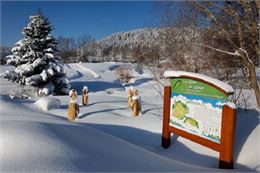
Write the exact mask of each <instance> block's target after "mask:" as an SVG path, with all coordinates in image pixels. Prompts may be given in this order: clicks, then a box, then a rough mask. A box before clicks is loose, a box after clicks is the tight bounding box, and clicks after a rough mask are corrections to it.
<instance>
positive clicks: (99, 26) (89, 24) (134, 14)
mask: <svg viewBox="0 0 260 173" xmlns="http://www.w3.org/2000/svg"><path fill="white" fill-rule="evenodd" d="M38 9H41V10H42V11H43V13H44V15H45V16H46V17H47V18H48V19H49V21H50V22H51V24H52V25H53V26H54V28H55V29H54V30H53V31H52V35H54V36H55V37H58V36H64V37H78V36H80V35H84V34H89V35H91V36H92V37H94V38H96V39H100V38H103V37H105V36H107V35H109V34H112V33H114V32H119V31H128V30H132V29H137V28H142V27H146V26H148V25H150V24H151V20H152V16H153V15H152V2H151V1H141V2H140V1H128V2H125V1H110V2H108V1H96V2H94V1H77V2H75V1H74V2H73V1H56V2H53V1H40V2H39V1H38V2H37V1H36V2H35V1H22V2H21V1H20V2H19V1H1V45H6V46H13V45H14V43H15V42H16V41H18V40H20V39H21V38H23V35H22V34H21V31H22V28H23V27H25V26H26V25H27V23H28V21H29V16H30V15H33V14H35V13H36V12H37V10H38Z"/></svg>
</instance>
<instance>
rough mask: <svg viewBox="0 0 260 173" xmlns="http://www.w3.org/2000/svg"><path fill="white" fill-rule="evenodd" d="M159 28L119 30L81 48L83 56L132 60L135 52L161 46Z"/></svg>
mask: <svg viewBox="0 0 260 173" xmlns="http://www.w3.org/2000/svg"><path fill="white" fill-rule="evenodd" d="M159 31H160V29H158V28H152V29H151V28H149V29H148V28H144V29H136V30H132V31H128V32H118V33H114V34H112V35H110V36H107V37H105V38H103V39H101V40H97V41H95V42H92V43H89V44H87V45H86V46H85V47H84V48H81V49H80V50H79V52H80V55H81V56H87V57H100V58H101V59H103V60H115V61H125V62H128V61H131V59H132V56H133V52H134V51H135V49H137V48H139V49H141V50H143V49H148V48H151V47H154V46H160V38H159V36H160V35H159Z"/></svg>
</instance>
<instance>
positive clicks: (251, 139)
mask: <svg viewBox="0 0 260 173" xmlns="http://www.w3.org/2000/svg"><path fill="white" fill-rule="evenodd" d="M118 66H130V67H131V68H132V69H134V68H133V67H134V65H130V64H119V63H118V64H117V63H94V64H90V63H81V64H68V65H66V68H65V69H66V72H67V76H68V77H69V79H70V82H71V86H72V88H74V89H76V90H77V91H78V94H79V97H78V101H79V103H80V113H79V117H78V118H77V119H76V120H75V121H74V122H69V121H68V120H67V109H68V103H69V97H68V96H49V97H47V99H46V100H47V101H50V103H52V104H51V106H49V107H48V106H46V105H45V103H46V102H47V101H46V100H45V101H42V102H40V103H39V101H38V102H37V100H39V99H40V98H30V99H17V98H16V99H12V98H10V97H9V94H14V93H15V94H17V95H21V91H22V90H27V94H28V95H30V93H28V91H30V90H29V89H27V88H21V87H20V86H19V85H17V84H14V83H11V82H9V81H6V80H5V79H3V78H0V83H1V85H0V86H1V87H0V94H1V97H0V106H1V108H0V118H1V119H0V120H1V121H0V123H1V125H0V172H58V171H59V172H60V171H62V172H66V171H72V172H78V171H81V172H85V171H122V172H135V171H139V172H140V171H148V172H151V171H156V172H164V171H168V172H169V171H170V172H175V171H177V172H184V171H185V172H187V171H188V172H201V171H203V172H212V171H213V172H218V171H222V172H227V171H229V172H232V171H236V172H259V171H260V151H259V148H260V135H259V134H260V128H259V111H257V110H255V109H249V110H243V109H238V115H237V129H236V141H235V151H234V167H235V169H234V170H220V169H217V168H218V153H217V152H215V151H213V150H211V149H208V148H205V147H203V146H201V145H199V144H196V143H194V142H191V141H189V140H186V139H184V138H182V137H177V136H173V137H172V145H171V146H170V148H168V149H163V148H161V146H160V145H161V131H162V103H163V100H162V97H161V96H160V94H159V93H158V92H157V91H156V90H157V84H156V82H154V81H153V80H152V75H151V74H150V72H149V70H146V69H145V70H144V73H143V74H138V73H137V72H134V74H135V78H134V79H132V80H131V82H132V83H131V86H133V87H135V88H137V89H138V90H139V91H140V95H141V97H142V114H141V115H140V116H138V117H133V116H132V114H131V112H130V110H129V108H128V106H127V91H126V89H127V87H130V84H127V85H122V83H121V82H120V81H118V80H117V77H118V75H117V74H116V72H115V69H116V68H117V67H118ZM12 68H13V67H11V66H0V72H4V71H5V70H7V69H12ZM85 85H87V86H88V88H89V90H90V94H89V105H88V106H87V107H82V106H81V94H82V93H81V90H82V88H83V86H85ZM245 95H246V96H247V97H248V98H250V99H249V101H248V103H250V105H251V106H254V105H255V103H254V102H255V100H254V97H253V96H252V92H251V91H247V92H246V93H245ZM57 99H58V100H57Z"/></svg>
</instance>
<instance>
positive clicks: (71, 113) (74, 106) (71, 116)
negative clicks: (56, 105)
mask: <svg viewBox="0 0 260 173" xmlns="http://www.w3.org/2000/svg"><path fill="white" fill-rule="evenodd" d="M69 96H70V103H69V108H68V120H69V121H73V120H75V118H76V117H78V113H79V105H78V101H77V91H75V90H74V89H72V90H70V92H69Z"/></svg>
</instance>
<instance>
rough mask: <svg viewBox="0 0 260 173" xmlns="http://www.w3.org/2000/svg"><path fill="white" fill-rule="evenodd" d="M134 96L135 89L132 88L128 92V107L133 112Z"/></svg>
mask: <svg viewBox="0 0 260 173" xmlns="http://www.w3.org/2000/svg"><path fill="white" fill-rule="evenodd" d="M133 95H134V89H133V87H131V88H130V89H129V90H128V107H129V108H130V109H131V110H133V99H132V97H133Z"/></svg>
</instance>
